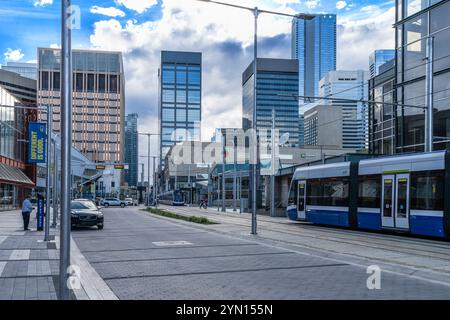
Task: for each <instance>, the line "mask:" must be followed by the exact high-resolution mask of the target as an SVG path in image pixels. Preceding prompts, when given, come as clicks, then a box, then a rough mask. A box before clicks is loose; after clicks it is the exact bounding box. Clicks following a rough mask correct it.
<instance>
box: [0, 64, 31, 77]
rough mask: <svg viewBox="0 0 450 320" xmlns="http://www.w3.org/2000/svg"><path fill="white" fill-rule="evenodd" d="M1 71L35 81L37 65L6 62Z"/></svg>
mask: <svg viewBox="0 0 450 320" xmlns="http://www.w3.org/2000/svg"><path fill="white" fill-rule="evenodd" d="M2 69H3V70H6V71H11V72H14V73H17V74H20V75H21V76H22V77H24V78H28V79H32V80H37V70H38V65H37V63H29V62H11V61H8V62H7V63H6V65H5V66H2Z"/></svg>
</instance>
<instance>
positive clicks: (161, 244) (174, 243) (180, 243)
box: [152, 241, 193, 247]
mask: <svg viewBox="0 0 450 320" xmlns="http://www.w3.org/2000/svg"><path fill="white" fill-rule="evenodd" d="M152 244H154V245H155V246H157V247H170V246H191V245H193V244H192V243H191V242H188V241H155V242H152Z"/></svg>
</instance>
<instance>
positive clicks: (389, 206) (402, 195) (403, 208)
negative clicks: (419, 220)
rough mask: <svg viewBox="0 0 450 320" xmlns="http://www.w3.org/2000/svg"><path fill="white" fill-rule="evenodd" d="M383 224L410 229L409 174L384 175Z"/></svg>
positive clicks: (384, 225)
mask: <svg viewBox="0 0 450 320" xmlns="http://www.w3.org/2000/svg"><path fill="white" fill-rule="evenodd" d="M382 206H383V207H382V210H381V211H382V212H381V214H382V216H381V222H382V226H383V227H385V228H397V229H409V174H398V175H385V176H383V194H382Z"/></svg>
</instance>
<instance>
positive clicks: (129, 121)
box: [125, 113, 139, 187]
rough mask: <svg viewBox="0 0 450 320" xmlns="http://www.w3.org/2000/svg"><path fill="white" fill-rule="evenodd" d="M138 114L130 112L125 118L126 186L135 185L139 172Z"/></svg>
mask: <svg viewBox="0 0 450 320" xmlns="http://www.w3.org/2000/svg"><path fill="white" fill-rule="evenodd" d="M138 118H139V116H138V114H137V113H131V114H128V115H127V116H126V119H125V163H127V164H128V169H127V170H125V181H126V182H127V183H128V186H133V187H137V185H138V172H139V167H138V164H139V133H138Z"/></svg>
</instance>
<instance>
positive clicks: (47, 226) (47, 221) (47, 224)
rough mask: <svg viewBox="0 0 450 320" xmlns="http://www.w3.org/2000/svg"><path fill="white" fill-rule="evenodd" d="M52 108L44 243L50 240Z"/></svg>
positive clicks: (48, 133)
mask: <svg viewBox="0 0 450 320" xmlns="http://www.w3.org/2000/svg"><path fill="white" fill-rule="evenodd" d="M52 118H53V112H52V107H51V106H50V105H49V106H47V150H46V152H47V159H46V160H47V180H46V183H47V188H46V191H45V232H44V241H49V240H50V219H51V217H50V199H51V192H52V189H51V183H52V168H51V167H52V120H53V119H52Z"/></svg>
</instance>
